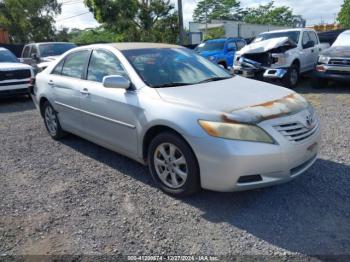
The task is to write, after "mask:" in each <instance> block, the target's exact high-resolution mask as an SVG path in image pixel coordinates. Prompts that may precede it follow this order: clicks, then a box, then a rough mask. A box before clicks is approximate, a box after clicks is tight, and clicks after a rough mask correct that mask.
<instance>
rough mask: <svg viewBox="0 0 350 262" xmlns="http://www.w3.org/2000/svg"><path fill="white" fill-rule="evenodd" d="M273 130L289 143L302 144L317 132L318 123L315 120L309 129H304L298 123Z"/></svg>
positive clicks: (304, 127) (280, 126)
mask: <svg viewBox="0 0 350 262" xmlns="http://www.w3.org/2000/svg"><path fill="white" fill-rule="evenodd" d="M275 128H276V130H277V131H279V132H280V133H281V134H282V135H283V136H284V137H285V138H287V139H288V140H289V141H294V142H302V141H304V140H306V139H308V138H309V137H311V136H312V135H313V134H315V133H316V132H317V130H318V129H319V122H318V120H317V118H316V119H315V123H314V125H313V126H312V127H311V128H308V127H306V126H305V125H303V124H302V123H300V122H295V123H289V124H283V125H278V126H275Z"/></svg>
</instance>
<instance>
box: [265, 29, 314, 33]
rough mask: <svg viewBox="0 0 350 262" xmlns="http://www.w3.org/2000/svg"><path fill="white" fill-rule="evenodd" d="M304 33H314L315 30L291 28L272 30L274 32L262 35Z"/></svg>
mask: <svg viewBox="0 0 350 262" xmlns="http://www.w3.org/2000/svg"><path fill="white" fill-rule="evenodd" d="M302 31H314V30H313V29H308V28H290V29H279V30H272V31H269V32H263V33H261V34H270V33H282V32H302Z"/></svg>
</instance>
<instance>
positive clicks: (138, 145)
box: [34, 43, 320, 196]
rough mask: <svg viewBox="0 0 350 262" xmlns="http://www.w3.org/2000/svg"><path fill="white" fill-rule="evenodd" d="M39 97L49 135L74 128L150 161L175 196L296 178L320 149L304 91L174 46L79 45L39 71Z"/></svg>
mask: <svg viewBox="0 0 350 262" xmlns="http://www.w3.org/2000/svg"><path fill="white" fill-rule="evenodd" d="M267 90H268V91H267ZM34 101H35V104H36V105H37V107H38V109H39V110H40V113H41V116H42V117H43V118H44V123H45V125H46V128H47V130H48V133H49V134H50V136H51V137H52V138H54V139H60V138H62V137H63V136H64V134H65V132H70V133H73V134H76V135H79V136H81V137H83V138H85V139H88V140H90V141H92V142H95V143H97V144H99V145H101V146H104V147H106V148H109V149H111V150H114V151H116V152H119V153H121V154H123V155H126V156H128V157H131V158H133V159H135V160H137V161H139V162H140V163H143V164H148V166H149V170H150V173H151V175H152V177H153V179H154V181H155V183H156V185H158V186H159V187H160V188H161V189H162V190H164V191H165V192H167V193H169V194H172V195H175V196H184V195H188V194H191V193H194V192H196V191H197V190H198V189H199V188H205V189H210V190H216V191H235V190H247V189H252V188H258V187H264V186H269V185H274V184H277V183H282V182H286V181H290V180H291V179H293V178H295V177H297V176H299V175H300V174H301V173H303V172H304V171H306V170H307V169H308V168H309V167H310V166H311V165H312V164H313V163H314V162H315V160H316V158H317V153H318V147H319V136H320V127H319V120H318V117H317V115H316V113H315V112H314V110H313V108H312V106H311V105H310V104H309V103H308V102H307V101H306V100H305V99H304V98H303V97H302V96H300V95H299V94H297V93H295V92H294V91H292V90H289V89H285V88H282V87H279V86H275V85H272V84H268V83H263V82H259V81H255V80H250V79H246V78H242V77H239V76H232V75H230V74H229V73H228V72H227V71H226V70H224V69H222V68H221V67H219V66H217V65H215V64H213V63H211V62H210V61H208V60H207V59H205V58H203V57H201V56H199V55H198V54H196V53H195V52H193V51H191V50H189V49H187V48H184V47H180V46H175V45H166V44H149V43H118V44H104V45H92V46H85V47H79V48H76V49H73V50H71V51H69V52H68V53H67V54H65V55H64V56H62V57H61V58H60V59H59V60H58V61H56V62H54V63H53V64H51V65H50V66H49V67H48V68H47V69H46V70H44V71H43V72H41V73H39V74H38V75H37V80H36V88H35V97H34Z"/></svg>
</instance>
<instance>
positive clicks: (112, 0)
mask: <svg viewBox="0 0 350 262" xmlns="http://www.w3.org/2000/svg"><path fill="white" fill-rule="evenodd" d="M84 2H85V4H86V5H87V6H88V8H89V9H90V11H91V12H93V14H94V17H95V19H96V20H97V21H98V22H99V23H101V24H102V25H103V27H104V28H108V29H109V30H110V31H113V32H116V33H117V34H118V35H122V36H123V40H124V41H162V42H163V41H167V42H175V40H176V37H175V36H174V35H172V34H174V33H176V32H177V31H178V25H177V16H176V15H175V12H174V6H173V5H171V4H170V0H84Z"/></svg>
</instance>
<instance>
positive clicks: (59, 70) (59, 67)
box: [52, 59, 64, 75]
mask: <svg viewBox="0 0 350 262" xmlns="http://www.w3.org/2000/svg"><path fill="white" fill-rule="evenodd" d="M63 64H64V59H63V60H61V62H59V63H58V65H56V67H55V69H54V70H52V74H54V75H60V74H61V73H62V69H63Z"/></svg>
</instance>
